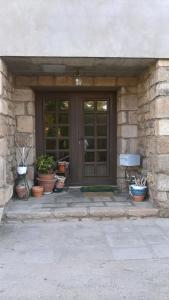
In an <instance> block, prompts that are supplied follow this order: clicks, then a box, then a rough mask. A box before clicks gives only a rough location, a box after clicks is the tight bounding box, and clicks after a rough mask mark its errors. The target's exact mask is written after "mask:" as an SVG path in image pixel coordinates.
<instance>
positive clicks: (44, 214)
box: [4, 188, 158, 221]
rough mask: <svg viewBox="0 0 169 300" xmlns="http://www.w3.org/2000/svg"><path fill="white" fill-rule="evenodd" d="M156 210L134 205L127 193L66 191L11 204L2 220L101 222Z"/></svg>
mask: <svg viewBox="0 0 169 300" xmlns="http://www.w3.org/2000/svg"><path fill="white" fill-rule="evenodd" d="M157 213H158V210H157V209H156V208H154V207H153V206H152V203H150V202H149V201H144V202H142V203H134V202H133V201H131V199H129V198H128V194H127V193H110V192H105V193H91V192H90V193H81V192H80V190H79V189H73V188H70V189H69V190H68V191H64V192H62V193H53V194H50V195H45V196H43V197H42V198H32V197H31V198H29V200H28V201H23V200H16V199H14V200H11V201H10V202H9V203H8V205H7V207H6V209H5V214H4V217H6V218H7V220H8V221H9V220H16V219H17V220H22V221H26V220H30V219H48V218H61V219H67V218H88V217H95V218H104V217H110V218H114V217H133V216H136V217H137V216H138V217H147V216H156V215H157Z"/></svg>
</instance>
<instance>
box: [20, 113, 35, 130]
mask: <svg viewBox="0 0 169 300" xmlns="http://www.w3.org/2000/svg"><path fill="white" fill-rule="evenodd" d="M33 130H34V119H33V117H32V116H17V131H19V132H27V133H32V132H33Z"/></svg>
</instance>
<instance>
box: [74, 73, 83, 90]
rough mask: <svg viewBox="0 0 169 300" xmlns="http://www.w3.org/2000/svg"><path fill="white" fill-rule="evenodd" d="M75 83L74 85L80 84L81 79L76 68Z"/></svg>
mask: <svg viewBox="0 0 169 300" xmlns="http://www.w3.org/2000/svg"><path fill="white" fill-rule="evenodd" d="M75 85H76V86H81V85H82V79H81V78H80V74H79V71H78V70H77V73H76V78H75Z"/></svg>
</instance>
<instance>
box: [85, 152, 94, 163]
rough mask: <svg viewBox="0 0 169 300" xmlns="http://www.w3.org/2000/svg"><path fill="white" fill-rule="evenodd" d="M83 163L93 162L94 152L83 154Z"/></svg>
mask: <svg viewBox="0 0 169 300" xmlns="http://www.w3.org/2000/svg"><path fill="white" fill-rule="evenodd" d="M85 162H94V152H85Z"/></svg>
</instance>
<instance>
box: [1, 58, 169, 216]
mask: <svg viewBox="0 0 169 300" xmlns="http://www.w3.org/2000/svg"><path fill="white" fill-rule="evenodd" d="M82 82H83V83H82V88H83V89H84V88H85V89H91V88H92V89H94V90H97V89H104V90H109V91H110V90H112V91H116V101H117V112H116V117H117V160H118V156H119V154H120V153H138V154H140V155H141V158H142V164H141V169H139V170H138V172H141V173H143V174H145V175H147V176H148V184H149V196H150V199H151V201H153V202H154V204H155V205H156V206H158V207H159V208H160V209H161V212H162V214H163V215H165V214H166V215H167V214H168V210H169V164H168V162H169V60H166V59H165V60H156V61H155V62H154V63H152V64H151V65H150V66H149V67H147V68H146V70H145V71H144V72H140V74H138V75H137V76H132V77H131V76H125V77H122V76H106V77H101V76H97V75H95V76H94V77H90V76H84V77H82ZM49 87H50V88H52V89H56V90H57V89H63V90H64V89H66V90H67V89H72V88H74V87H75V81H74V77H72V76H58V75H57V76H56V75H55V76H52V75H51V76H50V75H48V76H46V75H43V74H41V75H36V74H35V75H32V76H30V75H29V76H26V75H21V74H20V75H17V74H15V73H14V74H13V73H12V74H11V73H10V70H8V67H7V65H6V64H5V62H4V60H3V58H2V59H1V60H0V205H1V207H3V206H4V203H5V202H6V201H8V200H9V199H10V197H11V194H12V187H13V183H14V179H15V176H16V165H17V153H16V152H17V151H16V147H15V136H16V135H17V134H22V135H24V136H25V137H27V138H29V141H30V146H31V153H30V156H29V161H28V164H29V168H28V175H29V178H30V179H31V180H33V178H34V162H35V159H36V134H35V119H36V117H37V116H36V115H35V101H36V99H35V94H36V90H38V89H43V90H45V89H46V90H48V89H49ZM122 182H124V168H123V167H120V166H119V165H118V164H117V184H118V185H119V186H120V187H121V185H122Z"/></svg>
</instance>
